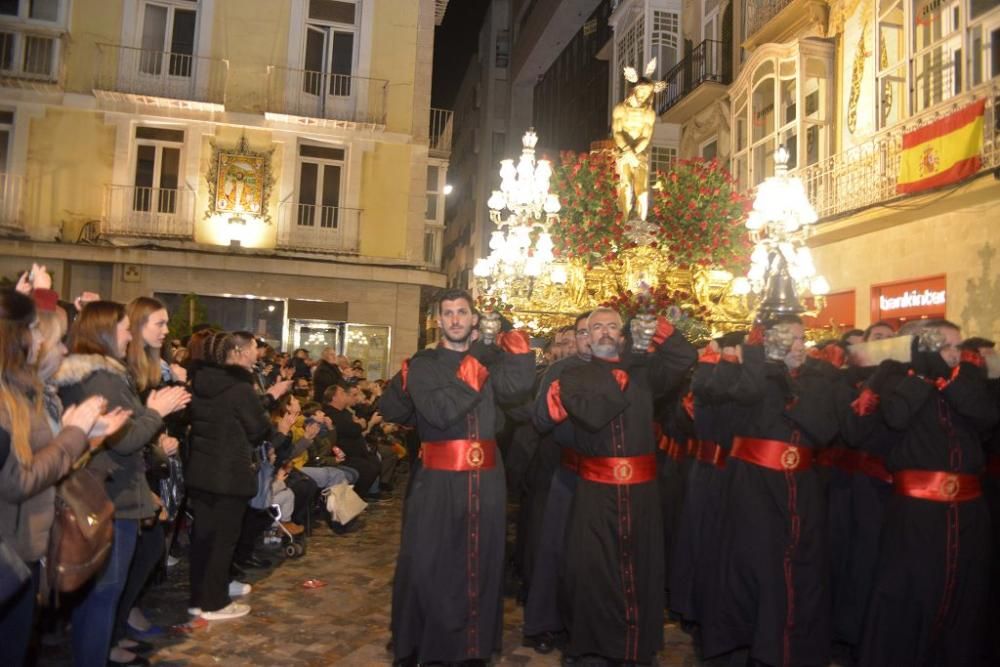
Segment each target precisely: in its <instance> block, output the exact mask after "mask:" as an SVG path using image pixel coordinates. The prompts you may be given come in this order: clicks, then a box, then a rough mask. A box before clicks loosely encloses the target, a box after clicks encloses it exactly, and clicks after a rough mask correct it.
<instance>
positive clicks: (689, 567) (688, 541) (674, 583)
mask: <svg viewBox="0 0 1000 667" xmlns="http://www.w3.org/2000/svg"><path fill="white" fill-rule="evenodd" d="M715 367H716V362H715V361H707V360H706V359H705V358H704V357H703V358H702V359H701V360H699V363H698V365H697V366H696V367H695V371H694V376H693V377H692V379H691V392H692V393H693V394H694V437H695V438H696V439H697V440H706V441H712V442H718V433H717V429H718V427H719V426H721V421H720V420H719V419H718V417H719V415H718V406H717V401H716V398H717V395H716V394H715V393H714V385H713V383H712V376H713V374H714V373H715ZM717 473H719V474H721V473H720V471H718V470H717V469H716V468H715V467H714V466H712V465H711V464H708V463H704V462H702V461H698V460H694V461H693V462H692V463H691V465H690V469H689V470H688V474H687V478H686V481H687V488H686V489H685V493H684V499H685V502H684V506H683V509H682V510H681V516H680V520H679V523H678V528H677V539H676V549H675V552H674V557H673V560H672V562H671V569H669V570H667V576H668V581H669V586H668V588H669V589H670V610H671V611H672V612H674V613H676V614H678V615H680V617H681V618H682V619H683V620H684V622H685V623H697V622H698V612H697V606H698V605H697V604H696V602H695V600H696V598H697V592H696V588H697V581H698V579H699V577H697V575H696V572H697V570H698V565H699V559H700V553H701V549H702V545H703V543H704V527H705V520H706V512H707V511H708V509H709V507H708V506H709V499H708V495H709V494H710V493H711V491H712V488H711V484H710V482H709V478H710V477H715V476H716V474H717Z"/></svg>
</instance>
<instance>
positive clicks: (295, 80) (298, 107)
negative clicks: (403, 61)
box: [265, 67, 389, 129]
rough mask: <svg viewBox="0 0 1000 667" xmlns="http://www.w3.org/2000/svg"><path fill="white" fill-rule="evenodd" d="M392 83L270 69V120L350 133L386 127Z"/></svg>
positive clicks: (268, 110) (268, 102) (268, 105)
mask: <svg viewBox="0 0 1000 667" xmlns="http://www.w3.org/2000/svg"><path fill="white" fill-rule="evenodd" d="M388 86H389V82H388V81H386V80H385V79H369V78H367V77H363V76H348V75H346V74H329V73H326V72H312V71H309V70H300V69H287V68H284V67H270V68H269V69H268V84H267V87H268V95H267V113H266V114H265V116H266V117H268V119H274V120H284V121H290V122H298V123H301V124H306V125H312V124H316V125H333V126H343V127H346V128H348V129H358V128H359V126H360V127H367V128H371V129H375V128H379V129H381V128H383V127H384V126H385V108H386V94H387V90H388Z"/></svg>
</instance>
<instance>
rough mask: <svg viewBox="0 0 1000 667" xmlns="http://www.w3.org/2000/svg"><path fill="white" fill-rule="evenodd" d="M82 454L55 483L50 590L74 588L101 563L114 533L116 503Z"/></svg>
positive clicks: (48, 569) (87, 456)
mask: <svg viewBox="0 0 1000 667" xmlns="http://www.w3.org/2000/svg"><path fill="white" fill-rule="evenodd" d="M90 457H91V453H90V452H88V453H86V454H84V455H83V456H82V457H81V458H80V460H79V461H77V462H76V464H75V465H74V466H73V469H72V470H71V471H70V473H69V474H68V475H67V476H66V477H65V478H64V479H63V480H62V481H61V482H59V484H58V485H56V502H55V520H54V521H53V523H52V533H51V535H50V537H49V548H48V555H47V557H46V559H45V571H46V579H47V581H48V585H49V587H50V588H51V590H54V591H57V592H60V593H69V592H72V591H75V590H77V589H78V588H80V587H81V586H83V585H84V584H85V583H87V581H89V580H90V578H91V577H92V576H94V575H95V574H96V573H97V572H99V571H100V569H101V568H102V567H104V563H105V561H106V560H107V559H108V555H109V554H110V553H111V540H112V538H113V537H114V518H115V506H114V503H112V502H111V500H110V499H109V498H108V493H107V491H106V490H105V488H104V479H103V478H102V476H101V475H98V474H97V472H95V471H94V470H91V469H90V468H88V467H87V463H88V462H89V461H90Z"/></svg>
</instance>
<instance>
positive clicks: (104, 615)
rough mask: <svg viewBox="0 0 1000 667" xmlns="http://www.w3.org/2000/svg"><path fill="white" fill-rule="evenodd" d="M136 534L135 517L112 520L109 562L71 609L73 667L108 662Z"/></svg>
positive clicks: (98, 664) (133, 552) (95, 665)
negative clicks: (77, 603)
mask: <svg viewBox="0 0 1000 667" xmlns="http://www.w3.org/2000/svg"><path fill="white" fill-rule="evenodd" d="M138 536H139V521H138V520H137V519H115V536H114V539H113V540H112V541H111V554H110V555H109V556H108V562H107V563H106V564H105V566H104V569H103V570H102V571H101V573H100V574H98V575H97V580H96V581H95V582H94V585H93V586H92V587H91V588H90V590H89V591H88V592H87V595H86V597H85V598H83V600H81V601H80V604H79V605H77V607H76V609H74V610H73V664H74V665H75V667H97V666H103V665H106V664H107V662H108V654H109V653H110V652H111V633H112V631H113V630H114V626H115V612H116V611H117V609H118V600H119V598H121V595H122V591H124V590H125V582H126V581H127V580H128V571H129V567H130V566H131V564H132V556H133V555H134V554H135V545H136V540H137V538H138Z"/></svg>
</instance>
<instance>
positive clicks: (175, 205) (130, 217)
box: [101, 185, 195, 241]
mask: <svg viewBox="0 0 1000 667" xmlns="http://www.w3.org/2000/svg"><path fill="white" fill-rule="evenodd" d="M194 201H195V193H194V191H193V190H190V189H170V188H144V187H138V186H133V185H109V186H108V188H107V192H106V202H105V213H104V219H103V220H101V234H102V235H104V236H123V237H137V238H157V239H180V240H186V241H192V240H194Z"/></svg>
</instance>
